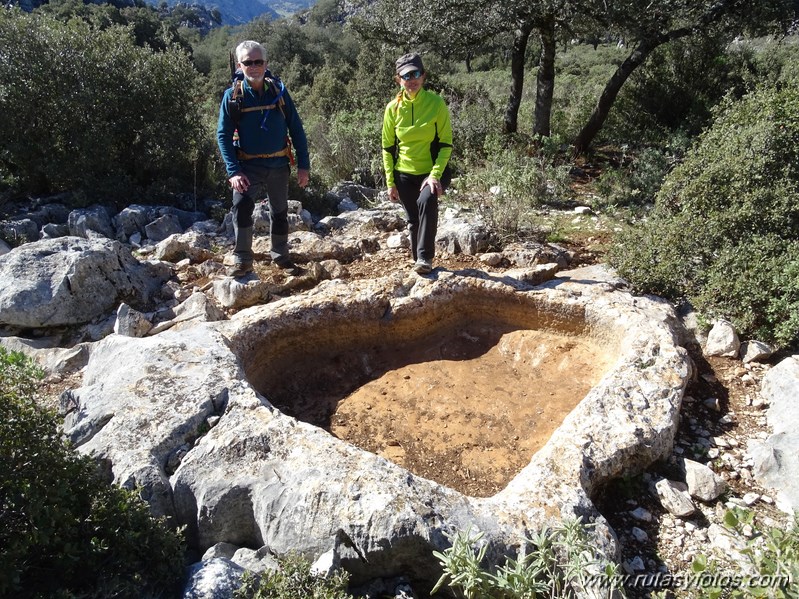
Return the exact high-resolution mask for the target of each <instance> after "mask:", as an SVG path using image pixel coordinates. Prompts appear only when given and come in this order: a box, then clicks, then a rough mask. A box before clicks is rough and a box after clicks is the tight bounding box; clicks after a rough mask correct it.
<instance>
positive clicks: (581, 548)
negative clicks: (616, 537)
mask: <svg viewBox="0 0 799 599" xmlns="http://www.w3.org/2000/svg"><path fill="white" fill-rule="evenodd" d="M588 526H590V525H584V524H583V523H582V521H581V520H579V519H576V518H569V519H566V520H564V521H563V522H562V523H560V524H559V525H557V526H556V527H554V528H552V529H547V528H544V529H542V530H540V531H539V532H538V533H536V534H534V535H533V536H532V537H531V538H530V539H528V540H527V544H526V545H525V546H523V547H522V548H521V549H520V551H519V554H518V556H517V558H516V559H513V558H508V559H507V560H506V562H505V563H504V564H503V565H501V566H499V567H497V568H496V570H495V572H494V573H493V574H492V573H490V572H488V571H487V570H486V569H484V568H483V565H482V563H483V560H484V558H485V555H486V551H487V548H488V545H487V544H486V543H481V541H482V539H483V536H484V534H483V533H482V532H479V531H475V532H473V531H472V528H471V527H469V528H468V529H467V530H466V531H465V532H458V533H456V534H455V535H453V536H451V537H449V536H448V538H449V539H450V540H451V541H452V546H451V547H450V548H448V549H445V550H444V551H443V552H438V551H435V552H433V554H434V555H435V556H436V557H437V558H438V560H439V562H440V563H441V566H442V568H443V570H444V572H443V574H442V575H441V578H440V579H439V580H438V582H437V583H436V585H435V587H434V588H433V591H432V592H433V593H435V592H436V591H438V590H439V589H440V588H442V586H443V585H444V584H447V585H448V586H449V587H450V588H452V589H454V590H455V591H456V592H458V593H460V595H461V596H463V597H465V598H466V599H472V598H480V599H486V598H489V597H491V598H496V599H522V598H523V599H536V598H537V597H541V598H544V597H550V598H553V599H554V598H556V597H557V598H563V597H574V596H575V595H576V591H578V590H586V589H588V588H591V589H593V590H594V591H595V592H596V591H597V590H599V591H601V592H604V593H605V596H607V597H614V598H619V597H623V596H624V594H623V589H622V588H621V584H620V580H621V577H620V576H619V572H618V566H617V565H616V564H614V563H612V562H611V561H610V560H609V559H608V558H607V556H606V555H605V554H604V552H603V551H602V550H601V549H600V548H598V547H596V546H594V545H593V544H592V543H591V541H590V539H589V536H588V533H587V531H586V529H587V527H588ZM599 579H601V583H602V584H597V581H598V580H599Z"/></svg>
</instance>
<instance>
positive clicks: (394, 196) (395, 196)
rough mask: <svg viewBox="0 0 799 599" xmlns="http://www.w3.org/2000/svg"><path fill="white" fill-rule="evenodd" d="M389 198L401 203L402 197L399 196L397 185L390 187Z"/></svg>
mask: <svg viewBox="0 0 799 599" xmlns="http://www.w3.org/2000/svg"><path fill="white" fill-rule="evenodd" d="M388 199H389V201H391V202H394V203H395V204H399V201H400V197H399V190H398V189H397V186H396V185H392V186H391V187H389V188H388Z"/></svg>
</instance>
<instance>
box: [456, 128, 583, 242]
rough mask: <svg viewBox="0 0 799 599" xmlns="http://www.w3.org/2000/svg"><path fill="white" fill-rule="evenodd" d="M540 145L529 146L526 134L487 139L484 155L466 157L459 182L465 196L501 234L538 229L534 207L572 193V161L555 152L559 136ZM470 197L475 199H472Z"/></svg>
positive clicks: (519, 234)
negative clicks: (559, 159) (559, 157)
mask: <svg viewBox="0 0 799 599" xmlns="http://www.w3.org/2000/svg"><path fill="white" fill-rule="evenodd" d="M537 141H538V142H539V143H541V142H544V143H542V145H541V149H540V150H539V151H531V150H530V149H529V147H530V145H532V141H531V140H530V139H528V138H525V137H524V136H517V137H516V138H505V137H500V136H499V135H497V134H494V135H492V136H490V137H489V138H488V139H486V142H485V144H486V155H487V158H486V159H485V160H484V161H483V160H474V159H472V160H467V161H465V162H466V164H465V168H464V169H463V174H462V176H461V177H459V180H458V181H457V184H453V185H454V186H455V187H457V189H458V190H459V191H461V190H468V193H466V194H462V196H460V197H463V201H464V202H471V203H472V204H473V207H474V209H475V210H476V211H477V212H478V213H479V214H480V215H481V217H482V218H483V219H484V221H485V222H486V223H488V225H489V226H490V228H491V230H492V231H493V232H494V233H495V234H496V235H497V236H498V237H500V238H504V239H505V240H507V239H514V238H519V237H527V236H530V235H532V234H533V233H535V232H537V229H536V222H535V221H536V215H535V214H534V213H533V211H532V209H533V208H537V207H540V206H542V205H544V204H548V203H551V204H557V203H559V202H563V201H564V200H565V197H566V195H567V194H568V183H569V178H568V167H566V166H564V165H559V164H558V163H557V161H556V159H555V157H554V155H553V152H554V150H553V148H554V147H556V146H557V139H546V140H537ZM470 198H471V200H470Z"/></svg>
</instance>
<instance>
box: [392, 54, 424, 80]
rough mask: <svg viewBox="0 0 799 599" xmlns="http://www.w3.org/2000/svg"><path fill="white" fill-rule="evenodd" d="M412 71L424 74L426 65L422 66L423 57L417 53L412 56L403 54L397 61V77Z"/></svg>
mask: <svg viewBox="0 0 799 599" xmlns="http://www.w3.org/2000/svg"><path fill="white" fill-rule="evenodd" d="M411 71H422V72H423V73H424V65H423V64H422V57H421V56H419V55H418V54H416V53H415V52H413V53H411V54H403V55H402V56H400V57H399V58H398V59H397V75H400V76H402V75H404V74H405V73H410V72H411Z"/></svg>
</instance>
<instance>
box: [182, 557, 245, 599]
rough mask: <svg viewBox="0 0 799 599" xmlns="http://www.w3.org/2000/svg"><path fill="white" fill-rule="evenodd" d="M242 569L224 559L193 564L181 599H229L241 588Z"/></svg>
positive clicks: (218, 558) (219, 558) (217, 558)
mask: <svg viewBox="0 0 799 599" xmlns="http://www.w3.org/2000/svg"><path fill="white" fill-rule="evenodd" d="M244 572H245V570H244V568H242V567H241V566H239V565H237V564H235V563H233V562H232V561H231V560H229V559H227V558H224V557H216V558H213V559H211V560H209V561H204V562H199V563H197V564H194V565H193V566H192V567H191V568H190V570H189V578H188V581H187V582H186V585H185V586H184V588H183V593H182V594H181V599H230V597H232V596H233V593H234V592H235V591H236V589H238V588H239V587H240V586H241V583H242V576H243V575H244Z"/></svg>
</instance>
